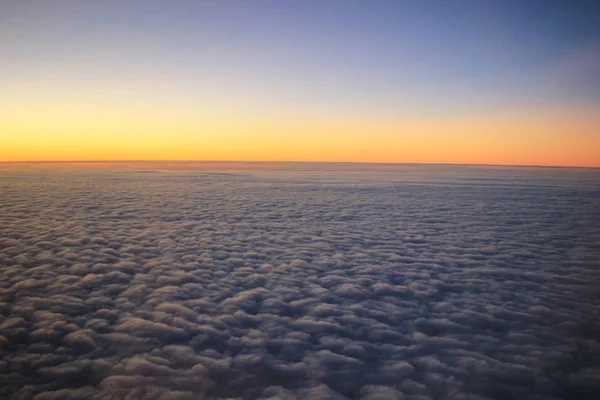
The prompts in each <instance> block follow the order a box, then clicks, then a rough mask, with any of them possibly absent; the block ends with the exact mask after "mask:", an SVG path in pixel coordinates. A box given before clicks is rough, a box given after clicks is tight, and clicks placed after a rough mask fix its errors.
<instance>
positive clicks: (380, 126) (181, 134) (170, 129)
mask: <svg viewBox="0 0 600 400" xmlns="http://www.w3.org/2000/svg"><path fill="white" fill-rule="evenodd" d="M593 111H594V110H593V109H590V110H587V111H585V110H584V111H582V110H559V111H557V110H555V111H554V112H552V111H545V112H543V113H542V112H537V113H533V112H532V113H529V114H525V113H511V114H509V113H506V114H504V115H502V114H500V113H499V114H497V115H480V116H468V117H452V118H424V117H423V118H414V117H413V118H408V117H407V118H389V117H388V118H373V117H372V116H368V117H364V116H360V115H359V116H353V117H348V118H339V117H338V118H335V117H329V116H328V117H324V116H315V115H308V116H307V115H285V116H283V115H281V116H277V117H265V116H262V117H261V116H248V115H243V114H241V115H240V116H239V117H238V118H233V117H230V118H226V116H224V115H218V114H215V113H213V114H210V113H206V114H205V115H196V114H194V113H191V112H187V113H186V112H185V110H184V111H183V112H182V111H180V110H168V109H144V108H140V109H132V108H125V109H119V108H118V107H116V106H114V107H109V106H105V107H100V108H97V109H93V108H83V107H75V106H72V105H65V104H63V105H58V106H52V107H50V106H45V107H40V106H38V107H17V106H15V107H4V108H3V110H2V112H0V132H5V133H4V134H2V135H0V139H1V140H0V141H1V142H2V146H0V162H2V161H9V162H32V161H56V162H72V161H127V160H147V161H194V160H199V161H201V160H211V161H234V162H235V161H249V162H253V161H265V162H284V161H291V162H362V163H427V164H485V165H523V166H525V165H535V166H579V167H600V152H599V151H598V149H600V135H598V133H599V132H600V117H599V116H598V115H597V114H596V113H594V112H593ZM65 116H68V118H66V117H65ZM6 132H10V133H9V134H6Z"/></svg>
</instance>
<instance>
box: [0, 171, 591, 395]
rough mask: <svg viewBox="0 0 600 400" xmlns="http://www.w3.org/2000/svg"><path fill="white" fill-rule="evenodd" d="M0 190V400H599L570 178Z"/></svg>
mask: <svg viewBox="0 0 600 400" xmlns="http://www.w3.org/2000/svg"><path fill="white" fill-rule="evenodd" d="M440 171H441V170H435V171H434V172H436V173H438V174H439V173H440ZM2 174H3V179H2V180H0V210H2V211H1V213H0V272H1V276H0V354H1V357H0V360H1V361H0V398H9V399H35V400H50V399H65V400H75V399H98V400H104V399H130V400H134V399H157V400H188V399H232V398H244V399H300V398H310V399H369V400H388V399H389V400H391V399H406V400H433V399H440V400H442V399H443V400H446V399H454V400H486V399H488V400H489V399H511V400H513V399H526V400H527V399H530V400H541V399H548V400H558V399H588V400H592V399H597V398H598V397H597V396H599V394H600V342H599V340H600V297H599V295H598V293H599V292H598V289H599V287H600V286H599V283H600V282H599V278H600V269H599V267H600V265H599V256H600V250H599V249H600V190H599V188H598V187H597V186H593V185H592V186H589V185H587V186H586V185H583V184H578V182H583V181H577V178H576V177H571V178H570V179H569V180H564V179H557V180H555V181H553V180H552V179H546V180H545V181H544V182H542V183H541V184H539V185H518V184H514V181H513V180H510V179H508V178H506V175H501V176H500V175H498V174H497V173H496V172H494V171H486V172H485V174H487V175H485V174H484V175H485V176H486V177H487V178H489V179H488V180H487V181H482V179H481V176H482V175H481V174H483V173H480V175H478V176H479V178H478V180H477V181H476V182H474V181H472V180H469V179H465V178H464V177H463V178H461V179H459V180H458V181H457V180H456V179H455V180H453V181H452V182H451V183H449V181H448V182H446V183H444V182H440V181H437V182H432V181H431V180H423V181H421V182H419V181H417V180H415V179H412V180H411V181H410V182H408V181H406V182H404V181H402V179H399V178H398V176H400V178H401V177H402V173H401V172H397V173H396V174H390V173H389V172H386V173H382V175H381V176H379V178H378V179H372V177H371V176H370V175H368V174H365V175H361V173H360V172H356V171H354V172H352V174H347V173H342V172H340V173H337V174H333V175H335V176H333V175H332V174H329V175H326V176H327V178H326V179H325V178H322V179H320V178H318V177H315V176H314V174H313V175H310V174H305V175H302V174H295V175H293V176H292V175H287V176H284V175H281V174H280V175H277V174H275V173H273V174H272V176H271V175H269V174H268V173H265V174H262V175H261V174H253V175H249V174H236V173H228V174H222V173H201V172H193V173H177V174H175V173H166V172H160V171H158V172H151V171H146V172H144V173H142V172H139V173H138V172H132V171H129V172H127V173H125V172H119V171H115V172H98V170H88V171H87V172H86V171H84V172H65V171H62V170H60V169H56V170H44V169H36V170H33V171H28V170H10V169H8V168H5V169H4V170H3V172H2ZM398 174H400V175H398ZM514 174H515V176H516V177H518V176H519V174H520V172H519V171H517V172H514ZM425 175H426V174H425ZM425 175H423V176H425ZM455 176H456V175H455ZM499 176H500V178H499ZM487 178H486V179H487ZM515 179H516V178H515ZM565 182H568V183H569V184H564V183H565Z"/></svg>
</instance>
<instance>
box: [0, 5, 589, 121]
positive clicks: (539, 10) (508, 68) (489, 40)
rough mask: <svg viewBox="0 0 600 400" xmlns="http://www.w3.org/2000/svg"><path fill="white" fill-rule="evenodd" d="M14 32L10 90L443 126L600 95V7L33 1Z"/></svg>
mask: <svg viewBox="0 0 600 400" xmlns="http://www.w3.org/2000/svg"><path fill="white" fill-rule="evenodd" d="M0 23H1V26H2V27H3V29H2V35H1V36H0V46H1V48H2V59H1V60H0V68H1V71H2V75H3V77H2V78H0V83H7V82H8V83H10V82H13V83H14V82H19V81H28V82H47V81H52V82H51V83H56V82H62V83H64V84H65V85H66V87H68V86H69V84H74V85H75V84H76V85H81V84H82V82H85V83H98V82H100V83H102V82H105V83H106V84H108V85H109V86H110V85H115V86H119V85H120V84H122V83H123V82H127V81H131V80H133V81H136V82H147V83H151V82H152V83H153V84H155V85H156V86H157V87H159V88H160V87H162V86H166V87H164V88H163V89H160V90H164V95H165V96H169V91H170V90H171V91H173V92H174V93H177V95H176V97H178V98H180V99H183V100H182V101H184V102H185V101H186V100H185V98H186V97H187V98H189V100H190V101H193V99H194V97H195V96H200V95H201V92H204V93H208V92H211V93H214V94H215V99H216V100H215V101H219V98H220V96H221V97H222V99H221V101H223V102H229V101H230V100H231V97H233V96H235V97H236V99H238V100H236V101H241V102H258V103H261V104H262V103H264V104H267V105H269V106H273V105H278V104H279V105H286V106H292V107H308V108H311V107H312V108H317V109H318V108H324V107H332V108H333V109H336V108H340V109H360V110H365V109H366V110H371V111H372V112H383V113H388V112H398V111H400V112H409V113H410V112H427V113H431V112H434V113H441V114H444V113H455V112H461V111H462V112H469V111H470V110H473V109H480V108H484V109H485V108H505V107H522V106H534V107H539V106H541V107H544V106H546V105H548V104H564V103H566V104H577V103H580V102H590V101H593V102H595V101H596V100H597V99H598V95H599V93H600V90H599V89H600V84H599V82H600V3H599V2H597V1H558V0H547V1H484V0H480V1H399V0H374V1H370V0H369V1H367V0H363V1H358V0H327V1H323V0H285V1H281V0H277V1H275V0H256V1H253V0H245V1H242V0H238V1H235V0H222V1H218V0H214V1H157V0H151V1H131V0H125V1H122V0H120V1H114V0H109V1H101V2H98V1H81V0H78V1H75V0H43V1H42V0H38V1H32V0H23V1H18V2H15V1H2V2H0Z"/></svg>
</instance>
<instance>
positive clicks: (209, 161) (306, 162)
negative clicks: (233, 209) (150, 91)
mask: <svg viewBox="0 0 600 400" xmlns="http://www.w3.org/2000/svg"><path fill="white" fill-rule="evenodd" d="M51 163H53V164H69V163H83V164H86V163H90V164H91V163H140V164H142V163H158V164H160V163H164V164H167V163H179V164H185V163H220V164H233V163H239V164H359V165H373V164H375V165H390V166H393V165H405V166H406V165H430V166H467V167H468V166H480V167H516V168H580V169H600V166H586V165H544V164H493V163H492V164H490V163H436V162H379V161H293V160H285V161H268V160H264V161H256V160H152V159H148V160H126V159H125V160H35V161H30V160H20V161H19V160H11V161H0V164H51Z"/></svg>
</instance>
